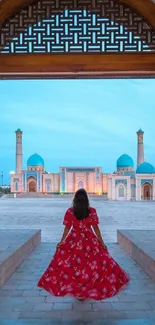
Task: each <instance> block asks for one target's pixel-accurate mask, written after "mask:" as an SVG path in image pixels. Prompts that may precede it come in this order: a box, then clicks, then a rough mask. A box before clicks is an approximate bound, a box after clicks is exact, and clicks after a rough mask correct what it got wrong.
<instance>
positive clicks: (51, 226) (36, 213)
mask: <svg viewBox="0 0 155 325" xmlns="http://www.w3.org/2000/svg"><path fill="white" fill-rule="evenodd" d="M70 204H71V199H70V198H64V197H63V198H61V197H60V198H50V199H49V198H48V199H34V198H33V199H29V198H27V199H26V198H25V199H7V198H4V199H3V198H2V199H0V227H1V229H14V231H15V229H22V230H23V229H41V230H42V243H41V244H40V245H39V246H38V247H37V248H36V249H35V250H34V251H33V253H32V254H31V255H30V256H29V257H28V258H27V259H26V260H25V261H24V263H23V264H22V265H21V266H20V267H19V268H18V269H17V270H16V272H15V273H14V274H13V275H12V277H11V278H10V279H9V280H8V281H7V283H6V284H5V285H4V286H3V287H2V288H1V289H0V325H4V324H5V325H13V324H16V325H18V324H19V325H23V324H31V325H32V324H41V325H42V324H44V325H46V324H47V325H49V323H48V321H50V322H51V323H50V324H53V325H56V324H57V325H58V324H60V323H59V322H61V323H62V324H65V325H66V324H67V325H69V324H70V321H71V322H73V323H71V324H72V325H73V324H74V325H75V324H78V325H81V324H92V325H94V324H95V325H98V324H102V325H104V324H105V325H115V324H117V325H118V324H119V325H121V324H122V325H153V324H154V325H155V282H153V281H152V280H151V279H150V278H149V276H148V275H146V274H145V273H144V271H143V270H142V269H141V268H140V267H139V266H138V265H137V264H136V262H135V261H133V260H132V259H131V258H130V257H129V256H128V255H127V254H126V253H125V251H124V250H123V249H122V248H120V247H119V245H118V244H117V243H116V241H117V229H155V216H154V211H155V202H111V201H103V200H102V198H101V197H97V198H93V199H91V205H92V206H94V207H95V208H96V209H97V212H98V215H99V217H100V227H101V231H102V234H103V237H104V240H105V241H106V243H107V244H108V247H109V251H110V253H111V255H112V256H113V257H114V259H116V260H117V261H118V263H119V264H120V265H121V266H122V267H123V268H124V269H125V270H126V271H127V272H128V273H129V274H130V277H131V282H130V284H129V287H128V288H127V289H126V290H125V291H121V292H120V293H119V294H118V295H117V296H114V297H112V298H110V299H108V300H104V301H99V302H95V301H86V302H83V303H81V302H78V301H77V300H75V299H73V298H71V297H65V298H57V297H53V296H51V295H50V294H48V293H47V292H45V291H44V290H41V289H39V288H38V287H37V282H38V280H39V278H40V276H41V275H42V273H43V272H44V271H45V269H46V267H47V266H48V264H49V262H50V260H51V258H52V256H53V254H54V252H55V246H56V243H57V242H58V241H59V240H60V237H61V234H62V230H63V225H62V220H63V216H64V213H65V210H66V209H67V207H68V206H70ZM13 234H14V232H12V236H14V235H13ZM8 236H9V232H8ZM12 238H14V237H12ZM3 245H4V247H3V248H5V243H3ZM4 320H5V322H3V321H4ZM13 320H14V321H15V323H14V322H13ZM20 320H21V321H24V320H25V322H26V323H25V322H24V323H22V322H20ZM33 320H34V322H33ZM35 320H37V321H36V323H35ZM38 320H39V321H38ZM41 320H42V321H43V322H41ZM106 321H107V322H106ZM128 321H129V322H128ZM130 321H131V323H130ZM18 322H19V323H18ZM39 322H40V323H39ZM76 322H77V323H76ZM100 322H101V323H100Z"/></svg>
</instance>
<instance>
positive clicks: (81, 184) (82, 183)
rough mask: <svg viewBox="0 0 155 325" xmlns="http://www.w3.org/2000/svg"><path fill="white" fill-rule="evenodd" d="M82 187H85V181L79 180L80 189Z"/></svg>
mask: <svg viewBox="0 0 155 325" xmlns="http://www.w3.org/2000/svg"><path fill="white" fill-rule="evenodd" d="M81 188H84V182H83V181H79V182H78V189H79V190H80V189H81Z"/></svg>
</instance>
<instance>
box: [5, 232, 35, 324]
mask: <svg viewBox="0 0 155 325" xmlns="http://www.w3.org/2000/svg"><path fill="white" fill-rule="evenodd" d="M40 242H41V231H40V230H1V231H0V288H1V287H2V286H3V285H4V284H5V283H6V282H7V280H8V279H9V278H10V277H11V276H12V274H13V273H14V272H15V271H16V270H17V268H18V267H19V266H20V265H21V264H22V262H23V261H24V260H25V259H26V258H27V257H28V256H29V255H30V254H31V253H32V251H33V250H34V249H35V247H36V246H37V245H38V244H39V243H40ZM0 325H1V323H0Z"/></svg>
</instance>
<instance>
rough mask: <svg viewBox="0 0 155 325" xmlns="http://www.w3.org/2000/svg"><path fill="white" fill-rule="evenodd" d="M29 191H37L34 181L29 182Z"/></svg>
mask: <svg viewBox="0 0 155 325" xmlns="http://www.w3.org/2000/svg"><path fill="white" fill-rule="evenodd" d="M29 192H30V193H34V192H37V187H36V183H35V182H33V181H31V182H30V183H29Z"/></svg>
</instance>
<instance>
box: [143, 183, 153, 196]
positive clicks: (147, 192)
mask: <svg viewBox="0 0 155 325" xmlns="http://www.w3.org/2000/svg"><path fill="white" fill-rule="evenodd" d="M142 199H143V200H151V199H152V185H151V184H150V183H145V184H144V185H143V187H142Z"/></svg>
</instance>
